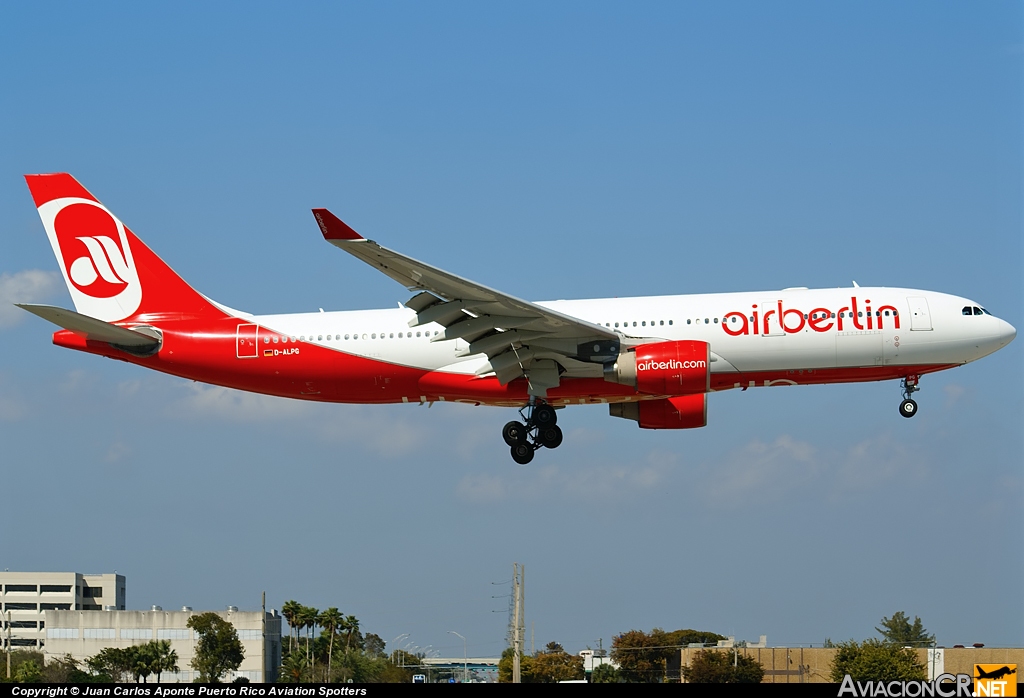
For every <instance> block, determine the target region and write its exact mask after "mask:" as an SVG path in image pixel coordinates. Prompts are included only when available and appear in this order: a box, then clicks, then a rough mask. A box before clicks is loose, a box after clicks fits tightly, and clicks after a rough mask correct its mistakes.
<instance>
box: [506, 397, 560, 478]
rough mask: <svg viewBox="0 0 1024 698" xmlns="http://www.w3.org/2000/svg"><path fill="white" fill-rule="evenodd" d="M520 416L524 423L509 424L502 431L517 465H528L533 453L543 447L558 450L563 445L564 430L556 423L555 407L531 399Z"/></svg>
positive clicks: (520, 411) (520, 412)
mask: <svg viewBox="0 0 1024 698" xmlns="http://www.w3.org/2000/svg"><path fill="white" fill-rule="evenodd" d="M524 412H525V414H523V413H524ZM519 414H521V415H523V422H509V423H508V424H506V425H505V426H504V428H503V429H502V430H501V438H503V439H505V443H507V444H508V445H509V448H510V449H511V450H512V460H514V461H515V462H516V463H518V464H519V465H526V464H527V463H529V462H530V461H532V460H533V452H534V451H536V450H537V449H538V448H540V447H541V446H543V447H545V448H558V447H559V446H560V445H561V444H562V430H561V429H559V428H558V425H557V424H556V423H555V422H557V421H558V417H557V416H556V414H555V408H554V407H552V406H551V405H549V404H547V403H546V402H542V401H539V400H535V399H534V398H530V403H529V404H528V405H527V406H526V407H524V408H523V409H521V410H519ZM524 422H525V423H524Z"/></svg>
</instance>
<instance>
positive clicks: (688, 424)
mask: <svg viewBox="0 0 1024 698" xmlns="http://www.w3.org/2000/svg"><path fill="white" fill-rule="evenodd" d="M608 410H609V412H610V413H611V415H612V416H613V417H622V418H623V419H632V420H633V421H634V422H637V423H638V424H639V425H640V428H641V429H699V428H700V427H703V426H707V423H708V396H707V394H704V393H702V394H700V395H680V396H678V397H670V398H666V399H664V400H642V401H640V402H619V403H614V404H611V405H608Z"/></svg>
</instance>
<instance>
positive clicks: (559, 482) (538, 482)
mask: <svg viewBox="0 0 1024 698" xmlns="http://www.w3.org/2000/svg"><path fill="white" fill-rule="evenodd" d="M676 462H677V457H676V456H675V455H674V454H666V453H662V452H652V453H650V454H648V456H647V459H646V462H643V461H642V462H640V463H631V464H622V465H595V466H592V467H588V466H582V467H577V468H573V469H567V468H564V467H560V466H558V465H539V466H538V465H533V464H531V465H528V466H525V467H522V468H515V467H514V466H508V465H505V464H504V463H503V464H502V467H504V468H506V470H505V472H502V473H472V474H469V475H466V476H464V477H463V478H462V479H461V480H459V482H458V484H457V485H456V487H455V494H456V496H458V497H459V498H460V499H463V500H465V501H468V502H472V503H474V504H487V503H491V502H498V501H505V500H540V499H546V498H555V499H564V498H567V497H568V498H572V499H576V500H581V501H587V502H608V501H614V500H620V499H623V498H628V497H632V496H634V495H636V494H638V493H643V492H650V491H652V490H654V489H656V488H658V487H660V486H661V485H662V484H663V483H664V481H665V478H666V476H667V475H668V474H669V471H670V469H671V468H672V467H673V466H674V465H675V464H676Z"/></svg>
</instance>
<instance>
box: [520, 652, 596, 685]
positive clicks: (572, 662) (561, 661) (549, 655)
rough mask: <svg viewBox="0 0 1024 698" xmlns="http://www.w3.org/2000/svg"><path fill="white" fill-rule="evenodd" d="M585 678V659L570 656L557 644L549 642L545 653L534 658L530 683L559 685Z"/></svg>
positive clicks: (573, 655) (539, 653) (540, 653)
mask: <svg viewBox="0 0 1024 698" xmlns="http://www.w3.org/2000/svg"><path fill="white" fill-rule="evenodd" d="M584 677H585V674H584V673H583V657H581V656H579V655H575V654H569V653H568V652H566V651H565V650H564V649H562V646H561V645H560V644H558V643H557V642H549V643H548V644H547V647H545V649H544V651H542V652H538V653H537V654H535V655H534V656H533V661H532V662H531V667H530V683H558V682H559V681H571V680H574V679H582V678H584Z"/></svg>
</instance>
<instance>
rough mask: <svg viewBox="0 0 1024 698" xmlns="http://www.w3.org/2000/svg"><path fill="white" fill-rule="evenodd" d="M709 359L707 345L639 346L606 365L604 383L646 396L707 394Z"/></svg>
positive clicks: (684, 342)
mask: <svg viewBox="0 0 1024 698" xmlns="http://www.w3.org/2000/svg"><path fill="white" fill-rule="evenodd" d="M710 359H711V345H709V344H708V343H707V342H700V341H696V340H692V339H686V340H682V341H678V342H657V343H655V344H641V345H640V346H638V347H635V348H634V349H631V350H629V351H624V352H622V353H621V354H619V356H618V358H617V359H616V360H615V361H614V362H613V363H610V364H606V365H605V367H604V379H605V380H606V381H610V382H612V383H619V384H621V385H628V386H630V387H632V388H634V389H636V391H637V392H640V393H645V394H647V395H693V394H695V393H706V392H708V389H709V388H710V386H711V369H710V366H711V360H710ZM701 426H703V425H701Z"/></svg>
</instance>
